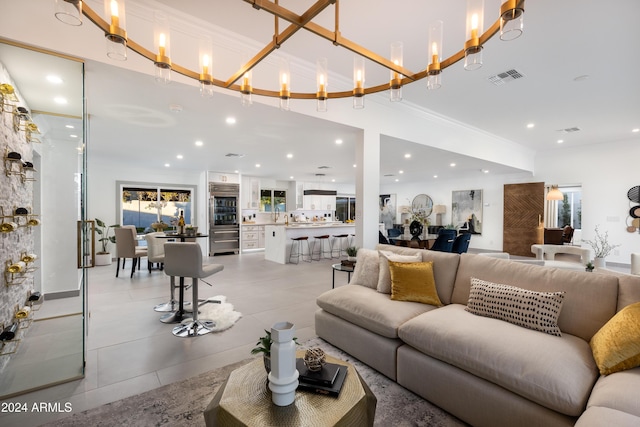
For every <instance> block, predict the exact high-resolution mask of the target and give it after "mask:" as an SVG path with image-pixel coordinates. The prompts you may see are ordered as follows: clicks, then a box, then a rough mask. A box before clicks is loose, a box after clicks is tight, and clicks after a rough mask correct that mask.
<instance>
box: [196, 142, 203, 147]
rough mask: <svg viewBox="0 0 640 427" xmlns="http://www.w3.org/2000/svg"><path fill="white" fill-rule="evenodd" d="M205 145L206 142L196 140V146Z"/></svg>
mask: <svg viewBox="0 0 640 427" xmlns="http://www.w3.org/2000/svg"><path fill="white" fill-rule="evenodd" d="M203 145H204V142H202V141H196V146H198V147H202V146H203Z"/></svg>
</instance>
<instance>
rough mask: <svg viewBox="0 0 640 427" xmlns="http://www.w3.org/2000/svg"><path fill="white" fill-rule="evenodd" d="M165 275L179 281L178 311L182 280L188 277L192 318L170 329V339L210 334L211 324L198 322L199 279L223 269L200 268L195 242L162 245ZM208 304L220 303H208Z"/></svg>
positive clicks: (197, 246)
mask: <svg viewBox="0 0 640 427" xmlns="http://www.w3.org/2000/svg"><path fill="white" fill-rule="evenodd" d="M164 251H165V254H164V258H165V259H164V272H165V273H166V274H167V275H169V276H172V277H179V278H180V293H181V295H180V307H179V309H178V310H179V311H181V312H184V307H182V302H183V293H184V278H185V277H191V291H192V305H193V318H192V319H185V320H184V321H183V322H182V323H181V324H180V325H178V326H176V327H175V328H173V331H172V332H173V335H175V336H177V337H182V338H184V337H195V336H198V335H204V334H208V333H209V332H211V330H212V329H213V328H214V327H215V322H213V321H212V320H206V319H198V301H199V300H198V279H203V278H205V277H208V276H211V275H212V274H215V273H217V272H219V271H222V270H223V268H224V266H223V265H220V264H208V265H203V264H202V250H201V249H200V245H199V244H198V243H196V242H175V243H165V245H164ZM204 302H205V304H206V303H207V302H218V303H219V302H220V301H213V300H211V299H207V300H205V301H204Z"/></svg>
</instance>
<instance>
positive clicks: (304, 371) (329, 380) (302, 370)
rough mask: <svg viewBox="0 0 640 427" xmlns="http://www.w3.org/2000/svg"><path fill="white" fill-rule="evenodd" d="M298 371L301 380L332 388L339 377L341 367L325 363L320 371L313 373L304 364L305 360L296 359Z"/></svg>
mask: <svg viewBox="0 0 640 427" xmlns="http://www.w3.org/2000/svg"><path fill="white" fill-rule="evenodd" d="M296 369H297V370H298V374H299V377H298V379H299V380H300V379H302V380H304V382H306V383H311V384H318V385H323V386H331V385H332V384H333V383H334V381H335V380H336V377H337V376H338V371H339V370H340V365H337V364H335V363H325V364H324V365H323V366H322V369H320V370H319V371H311V370H309V368H307V366H306V365H305V364H304V360H303V359H296Z"/></svg>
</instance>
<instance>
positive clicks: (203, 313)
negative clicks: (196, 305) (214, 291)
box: [198, 295, 242, 332]
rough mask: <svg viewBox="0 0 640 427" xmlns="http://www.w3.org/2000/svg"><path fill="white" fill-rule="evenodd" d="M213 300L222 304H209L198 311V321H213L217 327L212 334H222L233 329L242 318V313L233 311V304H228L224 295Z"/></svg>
mask: <svg viewBox="0 0 640 427" xmlns="http://www.w3.org/2000/svg"><path fill="white" fill-rule="evenodd" d="M209 299H211V300H216V301H221V303H220V304H216V303H213V302H208V303H206V304H204V305H202V306H200V309H199V310H198V319H201V320H213V321H214V322H215V324H216V326H215V327H214V328H213V329H212V330H211V331H212V332H220V331H224V330H227V329H229V328H230V327H232V326H233V325H234V324H235V323H236V322H237V321H238V320H239V319H240V318H241V317H242V313H240V312H239V311H235V310H234V309H233V304H229V303H228V302H227V297H225V296H224V295H216V296H214V297H212V298H209Z"/></svg>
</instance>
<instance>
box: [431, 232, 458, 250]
mask: <svg viewBox="0 0 640 427" xmlns="http://www.w3.org/2000/svg"><path fill="white" fill-rule="evenodd" d="M456 234H457V231H456V230H451V229H445V228H443V229H441V230H440V231H438V237H437V238H436V241H435V242H433V246H431V248H429V249H431V250H432V251H440V252H451V250H452V249H453V242H454V241H455V239H456Z"/></svg>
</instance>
